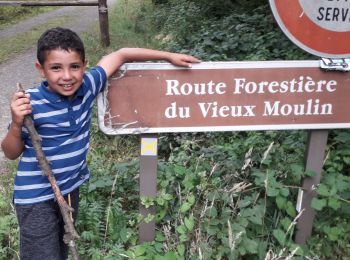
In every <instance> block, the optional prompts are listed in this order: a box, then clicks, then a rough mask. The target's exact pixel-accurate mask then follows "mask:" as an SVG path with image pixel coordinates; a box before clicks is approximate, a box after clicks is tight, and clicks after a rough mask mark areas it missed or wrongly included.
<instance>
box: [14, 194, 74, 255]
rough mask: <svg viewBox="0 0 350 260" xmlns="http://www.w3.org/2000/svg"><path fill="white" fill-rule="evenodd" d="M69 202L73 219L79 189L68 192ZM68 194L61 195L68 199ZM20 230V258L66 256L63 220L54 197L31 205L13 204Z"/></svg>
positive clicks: (66, 248)
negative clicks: (72, 210) (72, 209)
mask: <svg viewBox="0 0 350 260" xmlns="http://www.w3.org/2000/svg"><path fill="white" fill-rule="evenodd" d="M70 197H71V206H72V207H73V208H74V213H73V219H76V217H77V213H78V206H79V189H76V190H74V191H72V192H71V194H70ZM67 198H68V196H65V199H66V201H68V199H67ZM16 214H17V219H18V224H19V231H20V256H21V260H29V259H30V260H37V259H40V260H42V259H45V260H62V259H67V257H68V247H67V246H66V244H65V243H64V242H63V235H64V221H63V218H62V216H61V213H60V209H59V206H58V204H57V202H56V201H54V200H50V201H45V202H41V203H37V204H31V205H16Z"/></svg>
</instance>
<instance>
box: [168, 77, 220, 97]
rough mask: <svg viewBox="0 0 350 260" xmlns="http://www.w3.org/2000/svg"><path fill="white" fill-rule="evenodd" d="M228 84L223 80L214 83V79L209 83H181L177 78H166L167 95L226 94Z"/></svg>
mask: <svg viewBox="0 0 350 260" xmlns="http://www.w3.org/2000/svg"><path fill="white" fill-rule="evenodd" d="M225 88H226V84H225V83H223V82H219V83H217V84H216V83H214V82H213V81H212V80H211V81H209V82H207V83H194V84H190V83H186V82H185V83H181V84H180V82H179V81H178V80H176V79H171V80H166V89H167V91H166V95H167V96H172V95H177V96H179V95H185V96H187V95H191V94H194V95H213V94H219V95H222V94H225V93H226V91H225Z"/></svg>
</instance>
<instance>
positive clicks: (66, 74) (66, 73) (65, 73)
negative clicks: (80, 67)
mask: <svg viewBox="0 0 350 260" xmlns="http://www.w3.org/2000/svg"><path fill="white" fill-rule="evenodd" d="M71 77H72V75H71V72H70V70H64V71H63V79H70V78H71Z"/></svg>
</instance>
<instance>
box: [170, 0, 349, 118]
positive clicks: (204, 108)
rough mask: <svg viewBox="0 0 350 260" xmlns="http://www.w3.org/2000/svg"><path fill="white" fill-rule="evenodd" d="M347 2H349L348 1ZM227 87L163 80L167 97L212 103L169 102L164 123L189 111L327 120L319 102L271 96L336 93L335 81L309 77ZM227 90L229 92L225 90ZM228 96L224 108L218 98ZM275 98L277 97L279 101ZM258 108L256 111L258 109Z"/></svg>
mask: <svg viewBox="0 0 350 260" xmlns="http://www.w3.org/2000/svg"><path fill="white" fill-rule="evenodd" d="M349 1H350V0H349ZM231 82H232V83H233V84H232V85H231V86H229V85H226V83H224V82H220V83H215V82H214V81H212V80H211V81H209V82H200V83H197V82H191V83H189V82H179V81H178V80H173V79H170V80H166V92H165V95H167V96H189V95H192V96H201V99H202V97H205V95H210V97H211V100H212V101H201V100H199V101H198V103H197V105H198V106H179V105H178V104H177V103H176V102H172V103H171V104H170V106H168V107H167V108H166V109H165V111H164V115H165V117H166V118H167V119H190V118H191V116H192V110H195V113H194V114H198V113H199V114H200V115H201V116H202V117H203V118H240V117H242V118H244V117H256V116H259V115H258V114H257V113H258V112H257V111H259V113H261V114H260V116H264V117H277V116H281V117H286V116H293V117H294V116H327V115H333V105H332V104H331V103H323V102H321V100H320V99H319V98H314V99H312V98H308V99H307V98H306V99H305V101H300V102H304V103H300V104H292V103H283V102H281V101H280V100H271V95H273V94H276V95H279V96H281V95H282V94H285V95H293V94H294V95H295V94H297V95H299V96H300V94H301V95H303V94H309V95H310V94H315V95H317V94H320V93H322V92H327V93H333V92H335V91H336V90H337V85H338V83H337V81H336V80H324V79H320V80H317V81H315V80H313V78H312V77H311V76H307V75H304V76H299V77H298V78H290V79H288V80H281V81H276V80H273V81H266V80H265V81H257V82H256V81H249V80H248V79H246V78H244V77H242V78H233V80H232V81H231ZM227 88H230V91H227V93H226V90H227ZM223 94H226V95H232V97H233V98H232V99H227V101H228V102H230V103H226V104H222V101H219V95H220V96H221V95H223ZM252 94H255V95H257V94H258V95H259V94H264V95H265V96H266V95H267V96H266V99H265V100H264V99H263V100H261V102H260V104H259V105H258V106H257V105H256V104H254V105H252V104H244V105H242V104H240V105H237V104H232V103H231V101H233V102H235V101H241V99H240V96H243V97H244V95H252ZM279 96H277V97H279ZM259 107H260V109H259Z"/></svg>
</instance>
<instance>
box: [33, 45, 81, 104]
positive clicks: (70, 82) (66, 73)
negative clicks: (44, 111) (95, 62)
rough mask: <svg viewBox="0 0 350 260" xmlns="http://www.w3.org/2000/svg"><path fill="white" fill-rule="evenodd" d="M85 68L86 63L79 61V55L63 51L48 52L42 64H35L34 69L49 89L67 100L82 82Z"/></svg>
mask: <svg viewBox="0 0 350 260" xmlns="http://www.w3.org/2000/svg"><path fill="white" fill-rule="evenodd" d="M85 67H86V61H85V62H84V61H82V60H81V56H80V54H79V53H77V52H75V51H66V50H63V49H56V50H51V51H48V52H47V53H46V58H45V62H44V64H43V65H41V64H40V63H39V62H37V63H36V68H37V69H38V70H39V72H40V74H41V76H42V77H44V78H46V80H47V82H48V85H49V89H50V90H51V91H52V92H55V93H58V94H60V95H62V96H65V97H67V98H68V99H69V100H70V99H72V98H73V96H74V94H75V92H76V91H77V90H78V89H79V87H80V86H81V84H82V82H83V74H84V71H85Z"/></svg>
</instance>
